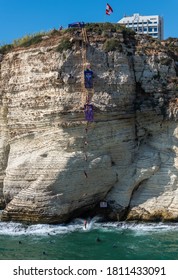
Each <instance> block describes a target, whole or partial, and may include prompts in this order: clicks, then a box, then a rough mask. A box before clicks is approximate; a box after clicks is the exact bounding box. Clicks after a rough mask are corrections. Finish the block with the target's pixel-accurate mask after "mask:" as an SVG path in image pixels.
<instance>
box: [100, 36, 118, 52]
mask: <svg viewBox="0 0 178 280" xmlns="http://www.w3.org/2000/svg"><path fill="white" fill-rule="evenodd" d="M103 50H104V51H105V52H111V51H119V52H122V45H121V43H120V41H119V40H118V39H115V38H111V39H107V40H106V42H105V43H104V45H103Z"/></svg>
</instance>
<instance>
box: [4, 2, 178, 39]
mask: <svg viewBox="0 0 178 280" xmlns="http://www.w3.org/2000/svg"><path fill="white" fill-rule="evenodd" d="M107 2H108V3H109V4H110V5H111V7H112V8H113V10H114V13H113V14H112V15H111V16H107V15H105V7H106V3H107ZM133 13H139V14H141V15H157V14H158V15H161V16H163V17H164V37H165V39H166V38H168V37H176V38H178V0H169V1H168V0H147V1H143V0H106V1H105V0H88V1H87V0H83V1H82V0H0V21H1V22H0V45H3V44H6V43H11V42H13V40H14V39H17V38H21V37H23V36H25V35H27V34H33V33H37V32H41V31H49V30H51V29H53V28H56V29H58V28H59V26H60V25H62V26H64V27H67V25H68V23H70V22H75V21H84V22H106V21H107V22H113V23H114V22H117V21H118V20H119V19H121V18H122V17H123V15H124V14H126V15H132V14H133Z"/></svg>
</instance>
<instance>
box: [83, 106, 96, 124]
mask: <svg viewBox="0 0 178 280" xmlns="http://www.w3.org/2000/svg"><path fill="white" fill-rule="evenodd" d="M84 112H85V120H86V121H88V122H93V117H94V114H93V105H92V104H88V103H86V104H85V105H84Z"/></svg>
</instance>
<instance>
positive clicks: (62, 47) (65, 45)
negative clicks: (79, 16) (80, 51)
mask: <svg viewBox="0 0 178 280" xmlns="http://www.w3.org/2000/svg"><path fill="white" fill-rule="evenodd" d="M72 46H73V42H70V40H69V39H68V38H63V39H62V40H61V42H60V43H59V45H58V46H57V48H56V51H57V52H63V51H66V50H70V49H71V48H72Z"/></svg>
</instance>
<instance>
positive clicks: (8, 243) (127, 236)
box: [0, 218, 178, 260]
mask: <svg viewBox="0 0 178 280" xmlns="http://www.w3.org/2000/svg"><path fill="white" fill-rule="evenodd" d="M83 222H84V221H83V220H82V219H76V220H74V221H73V222H71V223H70V224H67V225H41V224H38V225H24V224H21V223H12V222H8V223H5V222H0V259H1V260H8V259H11V260H33V259H37V260H139V259H141V260H166V259H167V260H178V224H177V223H174V224H163V223H134V222H132V223H126V222H122V223H121V222H117V223H111V222H106V223H101V222H97V218H93V219H92V220H90V222H89V224H88V228H87V229H86V230H84V228H83Z"/></svg>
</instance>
